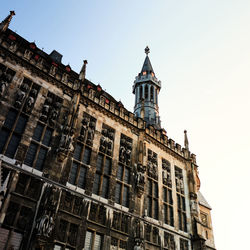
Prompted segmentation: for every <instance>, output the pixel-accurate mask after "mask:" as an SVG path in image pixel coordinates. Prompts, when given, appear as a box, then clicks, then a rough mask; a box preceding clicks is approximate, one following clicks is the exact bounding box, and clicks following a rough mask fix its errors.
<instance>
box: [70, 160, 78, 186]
mask: <svg viewBox="0 0 250 250" xmlns="http://www.w3.org/2000/svg"><path fill="white" fill-rule="evenodd" d="M76 175H77V164H76V163H74V162H73V164H72V167H71V171H70V176H69V183H71V184H73V185H74V184H75V183H76Z"/></svg>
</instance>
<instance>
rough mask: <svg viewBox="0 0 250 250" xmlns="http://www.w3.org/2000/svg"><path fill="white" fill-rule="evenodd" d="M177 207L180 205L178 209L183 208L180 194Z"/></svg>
mask: <svg viewBox="0 0 250 250" xmlns="http://www.w3.org/2000/svg"><path fill="white" fill-rule="evenodd" d="M177 207H178V209H181V197H180V195H177Z"/></svg>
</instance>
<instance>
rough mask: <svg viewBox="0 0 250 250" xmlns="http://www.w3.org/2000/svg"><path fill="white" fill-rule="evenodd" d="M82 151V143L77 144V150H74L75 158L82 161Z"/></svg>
mask: <svg viewBox="0 0 250 250" xmlns="http://www.w3.org/2000/svg"><path fill="white" fill-rule="evenodd" d="M81 152H82V145H81V144H79V143H78V144H76V147H75V151H74V156H73V157H74V158H75V159H77V160H78V161H80V159H81Z"/></svg>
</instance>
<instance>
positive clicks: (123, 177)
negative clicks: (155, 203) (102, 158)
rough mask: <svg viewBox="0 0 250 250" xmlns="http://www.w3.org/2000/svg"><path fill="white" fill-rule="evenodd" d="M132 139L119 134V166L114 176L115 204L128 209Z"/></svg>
mask: <svg viewBox="0 0 250 250" xmlns="http://www.w3.org/2000/svg"><path fill="white" fill-rule="evenodd" d="M131 152H132V139H131V138H129V137H127V136H125V135H123V134H121V140H120V152H119V164H118V169H117V174H116V180H117V181H116V189H115V202H116V203H118V204H121V205H123V206H125V207H129V190H130V185H129V184H130V174H131V166H130V164H131Z"/></svg>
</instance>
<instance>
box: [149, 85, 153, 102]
mask: <svg viewBox="0 0 250 250" xmlns="http://www.w3.org/2000/svg"><path fill="white" fill-rule="evenodd" d="M150 100H151V101H153V100H154V87H153V86H151V87H150Z"/></svg>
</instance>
